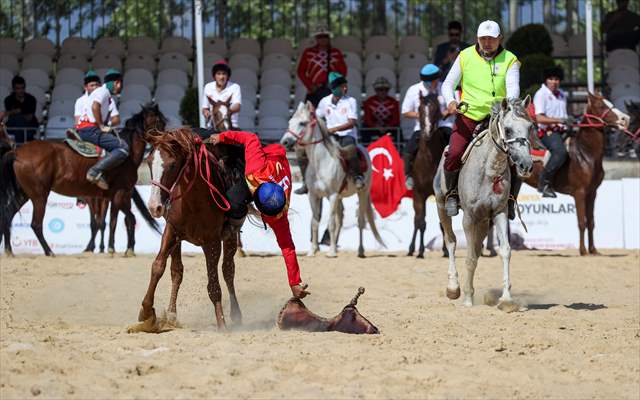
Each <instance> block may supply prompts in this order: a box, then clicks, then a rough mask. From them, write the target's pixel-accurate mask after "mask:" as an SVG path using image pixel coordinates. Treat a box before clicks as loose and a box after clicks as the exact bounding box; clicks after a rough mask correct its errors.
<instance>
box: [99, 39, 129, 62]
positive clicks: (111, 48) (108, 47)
mask: <svg viewBox="0 0 640 400" xmlns="http://www.w3.org/2000/svg"><path fill="white" fill-rule="evenodd" d="M94 53H95V54H112V55H114V56H118V57H120V58H122V57H124V55H125V53H126V49H125V46H124V42H123V41H122V40H120V38H117V37H101V38H100V39H98V41H97V42H96V46H95V51H94Z"/></svg>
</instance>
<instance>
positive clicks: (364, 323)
mask: <svg viewBox="0 0 640 400" xmlns="http://www.w3.org/2000/svg"><path fill="white" fill-rule="evenodd" d="M363 293H364V288H359V289H358V293H357V294H356V296H355V297H354V298H353V300H351V302H350V303H349V304H347V305H346V306H345V307H344V308H343V309H342V311H341V312H340V314H338V315H336V316H335V317H333V318H323V317H320V316H318V315H316V314H314V313H312V312H311V311H310V310H309V309H308V308H307V307H306V306H305V305H304V303H303V302H302V301H301V300H300V299H296V298H291V299H290V300H289V301H288V302H287V303H286V304H285V305H284V307H282V310H281V311H280V314H278V319H277V320H276V324H277V325H278V328H280V329H282V330H300V331H307V332H331V331H336V332H343V333H355V334H361V333H368V334H377V333H380V331H379V330H378V328H376V327H375V325H373V324H372V323H371V322H369V320H367V319H366V318H365V317H363V316H362V314H360V312H359V311H358V309H357V308H356V304H357V303H358V297H360V296H361V295H362V294H363Z"/></svg>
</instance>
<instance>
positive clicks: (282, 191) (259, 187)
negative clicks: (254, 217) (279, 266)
mask: <svg viewBox="0 0 640 400" xmlns="http://www.w3.org/2000/svg"><path fill="white" fill-rule="evenodd" d="M209 142H211V143H213V144H216V143H223V144H234V145H242V146H244V154H245V162H246V166H245V179H246V184H247V185H248V189H249V192H248V193H247V192H246V190H245V191H244V192H243V191H242V190H233V188H232V189H230V192H227V197H228V198H229V202H230V203H231V210H230V211H231V215H230V216H229V217H230V218H229V222H230V223H231V224H232V225H233V224H235V225H236V226H237V225H238V224H240V225H241V224H242V221H244V216H246V212H247V211H246V205H247V204H248V203H250V202H251V201H253V202H254V203H255V205H256V207H257V208H258V210H259V211H260V213H261V214H262V215H261V216H262V220H263V221H264V222H265V223H266V224H267V225H269V227H270V228H271V229H273V232H274V233H275V235H276V240H277V241H278V246H280V250H281V251H282V256H283V257H284V262H285V265H286V267H287V275H288V278H289V286H290V287H291V293H293V296H294V297H296V298H299V299H301V298H303V297H305V296H306V295H307V294H309V292H307V291H306V288H307V285H303V284H302V283H301V282H302V280H301V279H300V267H299V266H298V258H297V256H296V248H295V245H294V244H293V239H292V238H291V231H290V229H289V220H288V219H287V211H288V209H289V199H290V198H291V183H292V182H291V169H290V168H289V162H288V161H287V153H286V150H285V149H284V147H282V146H281V145H279V144H271V145H268V146H265V147H262V145H261V144H260V140H259V139H258V136H256V134H254V133H251V132H240V131H226V132H222V133H220V134H214V135H211V137H210V138H209ZM241 209H243V210H244V214H245V215H243V216H241V217H240V215H237V210H241ZM234 213H235V214H234ZM238 217H240V218H238Z"/></svg>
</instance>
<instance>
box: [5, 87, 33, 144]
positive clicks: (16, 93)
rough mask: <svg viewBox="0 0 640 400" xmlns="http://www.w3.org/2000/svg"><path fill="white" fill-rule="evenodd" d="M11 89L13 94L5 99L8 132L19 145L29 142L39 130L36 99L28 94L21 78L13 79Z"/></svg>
mask: <svg viewBox="0 0 640 400" xmlns="http://www.w3.org/2000/svg"><path fill="white" fill-rule="evenodd" d="M11 87H12V88H13V92H11V94H10V95H9V96H7V97H6V98H5V99H4V109H5V116H7V117H8V118H7V123H6V125H7V132H8V133H9V134H10V135H13V136H14V137H15V141H16V143H18V144H19V143H25V142H29V141H31V140H33V137H34V135H35V133H36V131H37V129H38V120H37V119H36V98H35V97H33V96H32V95H30V94H29V93H27V92H26V87H27V85H26V82H25V81H24V78H23V77H21V76H14V77H13V79H12V80H11Z"/></svg>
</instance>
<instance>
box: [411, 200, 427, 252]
mask: <svg viewBox="0 0 640 400" xmlns="http://www.w3.org/2000/svg"><path fill="white" fill-rule="evenodd" d="M426 200H427V199H424V198H423V199H422V201H421V202H420V206H419V207H418V210H417V212H416V216H415V218H414V221H413V224H414V226H415V228H414V231H415V229H416V228H417V229H418V230H419V231H420V247H419V248H418V256H417V257H418V258H424V233H425V231H426V230H427V204H426Z"/></svg>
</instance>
